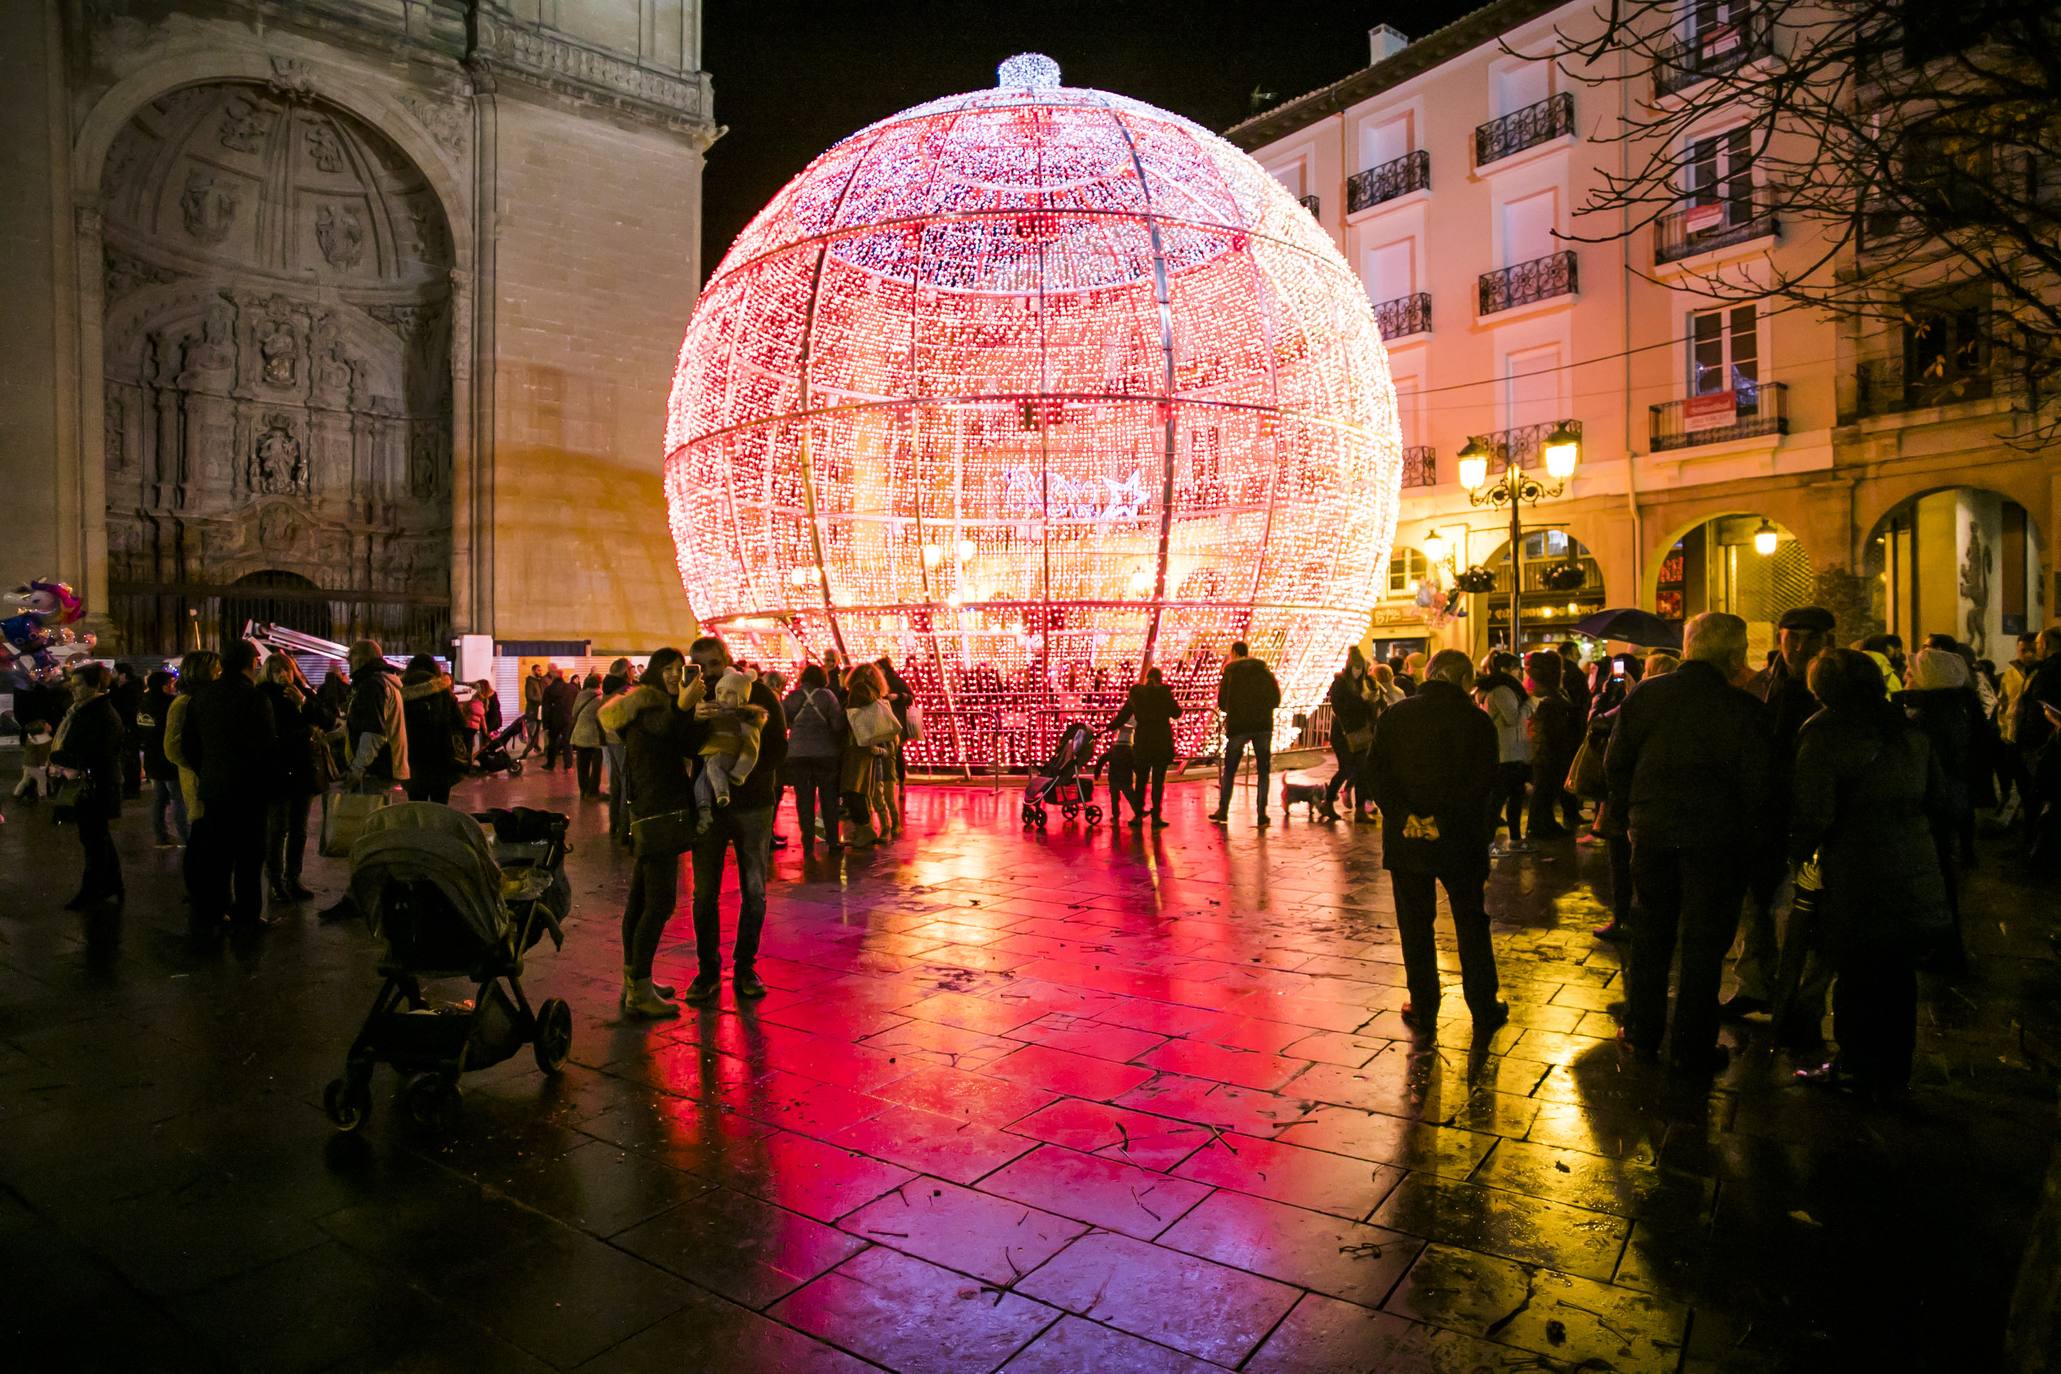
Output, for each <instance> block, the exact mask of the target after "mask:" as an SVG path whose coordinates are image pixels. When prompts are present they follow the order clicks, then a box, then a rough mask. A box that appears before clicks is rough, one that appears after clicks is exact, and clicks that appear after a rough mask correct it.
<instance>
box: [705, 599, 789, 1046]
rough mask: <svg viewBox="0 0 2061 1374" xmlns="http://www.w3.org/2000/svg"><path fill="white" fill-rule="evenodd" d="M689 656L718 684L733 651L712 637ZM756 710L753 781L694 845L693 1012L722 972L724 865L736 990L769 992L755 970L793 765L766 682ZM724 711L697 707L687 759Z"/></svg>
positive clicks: (756, 683)
mask: <svg viewBox="0 0 2061 1374" xmlns="http://www.w3.org/2000/svg"><path fill="white" fill-rule="evenodd" d="M687 656H688V657H689V658H690V659H692V660H693V662H694V663H695V665H696V666H697V667H698V668H699V669H700V670H701V675H702V677H703V678H704V679H706V680H707V681H710V682H714V681H715V680H716V679H717V678H720V677H721V676H722V675H723V670H724V669H726V668H728V667H730V666H731V658H730V650H729V647H728V646H727V645H725V644H724V643H723V641H722V640H720V639H718V638H716V637H715V636H714V635H704V636H703V637H702V638H700V639H697V640H695V641H694V643H693V644H692V645H691V646H690V647H689V648H688V650H687ZM750 701H751V704H752V705H753V706H757V707H759V708H761V709H762V710H764V711H765V713H766V723H765V724H764V725H763V726H761V727H760V729H759V761H758V763H757V765H755V766H754V767H753V768H752V770H751V774H750V776H749V777H747V778H745V780H744V781H743V782H741V783H738V784H737V785H735V786H734V787H732V788H731V789H730V804H729V805H728V806H726V807H724V808H722V809H721V810H720V811H719V812H718V813H717V817H716V820H715V822H714V823H713V824H712V825H711V826H710V827H709V828H708V831H707V832H706V833H705V834H704V835H702V837H701V838H700V839H698V840H696V841H695V842H694V849H693V851H692V853H693V858H692V862H691V865H690V866H691V867H692V869H693V872H694V952H695V960H696V963H697V964H698V966H699V971H698V972H696V974H695V975H694V981H693V982H692V983H690V984H688V986H687V990H686V991H685V992H683V993H681V994H680V996H681V999H682V1000H683V1001H686V1002H688V1003H690V1004H693V1005H701V1004H704V1003H706V1002H708V1001H710V1000H712V999H713V998H714V997H715V995H716V993H717V991H718V990H719V989H720V985H721V979H722V972H723V951H722V940H723V921H722V908H721V906H720V904H719V900H718V899H719V896H720V894H721V891H722V887H723V862H724V859H725V858H726V857H727V856H729V855H731V854H734V855H735V856H736V860H737V892H738V898H737V938H736V941H735V943H734V944H733V946H732V948H731V954H730V988H731V991H733V992H734V993H736V994H737V995H738V996H739V997H764V996H765V995H766V985H765V983H764V982H763V981H762V980H761V979H760V978H759V975H758V970H757V967H756V965H757V962H758V952H759V933H760V932H761V931H762V930H764V929H765V925H766V873H767V869H768V867H769V866H770V865H771V863H772V858H773V853H772V851H773V810H774V802H775V800H776V798H777V797H778V796H779V791H778V779H779V777H780V765H781V764H783V763H785V762H786V761H787V714H786V712H785V711H783V710H782V709H781V707H780V698H779V697H777V696H775V695H773V689H772V688H770V687H768V686H767V685H766V681H765V679H764V678H754V679H753V680H752V684H751V697H750ZM718 710H719V708H718V707H716V706H715V705H714V703H712V702H707V701H704V702H702V703H700V704H699V705H697V706H696V707H695V708H694V715H695V721H694V726H693V728H692V730H691V731H690V736H689V741H688V749H687V752H688V754H689V755H694V754H698V753H699V752H700V750H701V746H702V743H703V742H704V741H705V740H706V739H707V738H708V736H709V733H710V731H711V730H712V729H713V726H712V725H711V724H710V722H711V721H712V719H713V718H714V717H715V716H716V714H717V712H718Z"/></svg>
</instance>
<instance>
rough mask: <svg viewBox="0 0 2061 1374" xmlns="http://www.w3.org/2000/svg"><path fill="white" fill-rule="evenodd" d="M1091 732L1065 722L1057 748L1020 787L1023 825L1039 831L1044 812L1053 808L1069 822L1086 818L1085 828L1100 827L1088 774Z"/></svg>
mask: <svg viewBox="0 0 2061 1374" xmlns="http://www.w3.org/2000/svg"><path fill="white" fill-rule="evenodd" d="M1094 747H1095V732H1094V731H1093V730H1090V729H1089V728H1088V727H1087V726H1085V725H1083V724H1082V723H1081V722H1079V721H1077V720H1074V721H1068V722H1067V724H1066V728H1065V729H1064V730H1061V731H1060V732H1059V747H1058V748H1056V749H1054V750H1053V751H1052V757H1051V759H1050V760H1049V761H1047V762H1046V763H1045V764H1044V766H1043V767H1040V768H1034V769H1032V770H1031V775H1030V780H1029V781H1028V782H1026V783H1024V785H1023V824H1024V828H1025V829H1029V828H1030V827H1031V826H1034V825H1035V826H1038V827H1040V828H1042V827H1043V826H1044V824H1045V808H1046V807H1047V806H1057V807H1058V808H1059V814H1060V815H1062V816H1064V817H1066V818H1067V819H1068V820H1072V819H1073V818H1074V817H1075V816H1086V817H1087V820H1088V824H1089V825H1100V824H1101V823H1102V808H1101V807H1099V806H1097V805H1095V803H1094V801H1093V800H1092V798H1093V797H1094V795H1095V780H1094V778H1092V777H1091V776H1089V773H1088V759H1089V756H1090V755H1091V754H1093V753H1094Z"/></svg>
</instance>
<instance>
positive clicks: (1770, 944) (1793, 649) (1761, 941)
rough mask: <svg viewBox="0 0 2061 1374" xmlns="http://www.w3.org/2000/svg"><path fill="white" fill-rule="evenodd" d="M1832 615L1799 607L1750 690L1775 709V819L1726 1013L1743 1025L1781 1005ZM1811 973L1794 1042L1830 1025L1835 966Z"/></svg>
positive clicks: (1771, 781) (1801, 993) (1771, 776)
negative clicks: (1816, 672)
mask: <svg viewBox="0 0 2061 1374" xmlns="http://www.w3.org/2000/svg"><path fill="white" fill-rule="evenodd" d="M1836 623H1837V622H1836V621H1835V620H1834V619H1833V616H1832V612H1830V611H1828V610H1826V609H1825V608H1824V607H1822V606H1796V607H1793V608H1791V609H1789V610H1787V611H1784V612H1783V613H1782V619H1781V620H1780V621H1779V622H1778V623H1777V624H1776V626H1775V647H1776V649H1777V650H1778V651H1779V652H1778V655H1777V657H1776V658H1775V661H1774V662H1772V663H1770V664H1769V665H1768V666H1767V667H1765V668H1763V669H1761V670H1760V671H1759V672H1757V673H1755V674H1754V675H1753V681H1751V682H1749V683H1747V684H1746V690H1747V691H1749V692H1751V693H1753V694H1754V695H1755V696H1757V697H1759V698H1760V699H1761V700H1762V701H1763V702H1764V703H1766V705H1767V708H1768V727H1769V730H1770V732H1771V733H1770V737H1769V741H1768V744H1769V748H1770V750H1771V753H1770V754H1769V768H1768V821H1767V826H1766V828H1765V829H1764V830H1763V831H1762V834H1761V840H1762V845H1761V850H1760V853H1759V854H1757V855H1755V856H1754V857H1753V861H1752V862H1753V873H1752V875H1751V881H1750V885H1749V886H1748V888H1747V904H1746V921H1745V925H1744V928H1743V929H1742V930H1741V931H1740V933H1739V939H1740V950H1739V962H1738V963H1737V964H1736V965H1734V967H1733V972H1734V973H1736V974H1737V975H1738V978H1739V987H1738V990H1737V991H1735V992H1734V993H1733V994H1732V996H1731V997H1730V998H1729V999H1727V1000H1726V1002H1725V1004H1724V1006H1723V1008H1722V1009H1721V1010H1722V1015H1723V1016H1724V1017H1725V1019H1726V1020H1737V1019H1739V1018H1740V1017H1744V1016H1748V1015H1751V1014H1752V1013H1754V1012H1757V1011H1767V1010H1769V1009H1770V1007H1771V1006H1772V1005H1773V1003H1774V1000H1775V995H1776V992H1777V991H1778V989H1777V988H1776V987H1775V973H1776V970H1777V968H1778V967H1779V966H1780V964H1781V959H1782V943H1781V940H1780V939H1779V938H1778V937H1777V935H1776V929H1775V910H1776V907H1777V905H1778V899H1779V898H1780V895H1781V891H1782V884H1783V883H1784V882H1785V881H1786V880H1787V878H1788V864H1787V863H1786V861H1785V858H1784V852H1785V850H1786V848H1787V845H1788V836H1789V791H1790V780H1791V778H1792V777H1793V776H1794V772H1795V767H1796V736H1797V732H1798V731H1800V730H1802V729H1803V723H1804V722H1805V721H1807V720H1809V719H1810V718H1811V717H1812V716H1814V715H1816V714H1817V713H1818V699H1817V698H1816V697H1815V696H1812V695H1811V689H1810V687H1809V685H1808V684H1807V683H1806V682H1805V681H1804V676H1805V674H1806V672H1807V671H1808V670H1809V668H1810V665H1811V660H1812V659H1814V658H1816V657H1817V656H1818V653H1819V651H1820V650H1822V649H1824V648H1825V646H1826V645H1828V644H1830V643H1831V642H1832V631H1833V629H1834V627H1835V625H1836ZM1811 962H1812V968H1811V971H1810V973H1809V974H1808V975H1807V976H1806V977H1805V978H1804V980H1803V986H1802V987H1801V988H1800V989H1798V990H1797V993H1796V995H1795V997H1794V999H1793V1002H1792V1012H1793V1014H1792V1015H1791V1016H1790V1017H1789V1018H1788V1019H1789V1022H1790V1025H1789V1026H1788V1027H1787V1028H1786V1032H1787V1034H1788V1035H1789V1036H1790V1037H1791V1038H1796V1037H1807V1038H1809V1039H1812V1040H1815V1039H1816V1038H1817V1034H1818V1029H1817V1028H1818V1026H1819V1024H1820V1023H1821V1022H1823V1021H1824V1019H1825V989H1826V987H1827V986H1828V984H1829V983H1830V981H1831V979H1830V972H1829V966H1827V965H1826V964H1825V963H1824V961H1822V960H1816V959H1814V960H1812V961H1811Z"/></svg>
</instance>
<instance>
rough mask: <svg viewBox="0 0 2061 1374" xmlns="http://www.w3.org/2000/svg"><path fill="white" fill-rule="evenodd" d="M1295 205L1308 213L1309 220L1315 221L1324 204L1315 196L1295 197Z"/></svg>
mask: <svg viewBox="0 0 2061 1374" xmlns="http://www.w3.org/2000/svg"><path fill="white" fill-rule="evenodd" d="M1295 203H1296V204H1297V205H1300V206H1301V207H1302V208H1303V209H1305V210H1307V211H1309V212H1310V218H1311V219H1315V218H1316V217H1317V216H1318V215H1319V214H1321V213H1322V212H1323V209H1324V202H1323V201H1322V200H1321V199H1319V198H1318V197H1316V196H1297V197H1296V198H1295Z"/></svg>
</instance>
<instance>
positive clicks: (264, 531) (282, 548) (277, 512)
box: [257, 502, 300, 553]
mask: <svg viewBox="0 0 2061 1374" xmlns="http://www.w3.org/2000/svg"><path fill="white" fill-rule="evenodd" d="M299 541H300V522H299V521H297V520H295V519H294V518H293V512H292V511H291V510H289V509H287V508H286V507H285V506H284V505H282V504H279V503H277V502H273V503H270V504H268V505H266V506H265V507H264V509H262V510H260V511H259V512H258V519H257V544H258V547H259V548H260V549H263V550H264V551H265V552H267V553H285V552H287V551H289V550H291V549H292V548H293V547H294V545H296V544H297V543H299Z"/></svg>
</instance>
